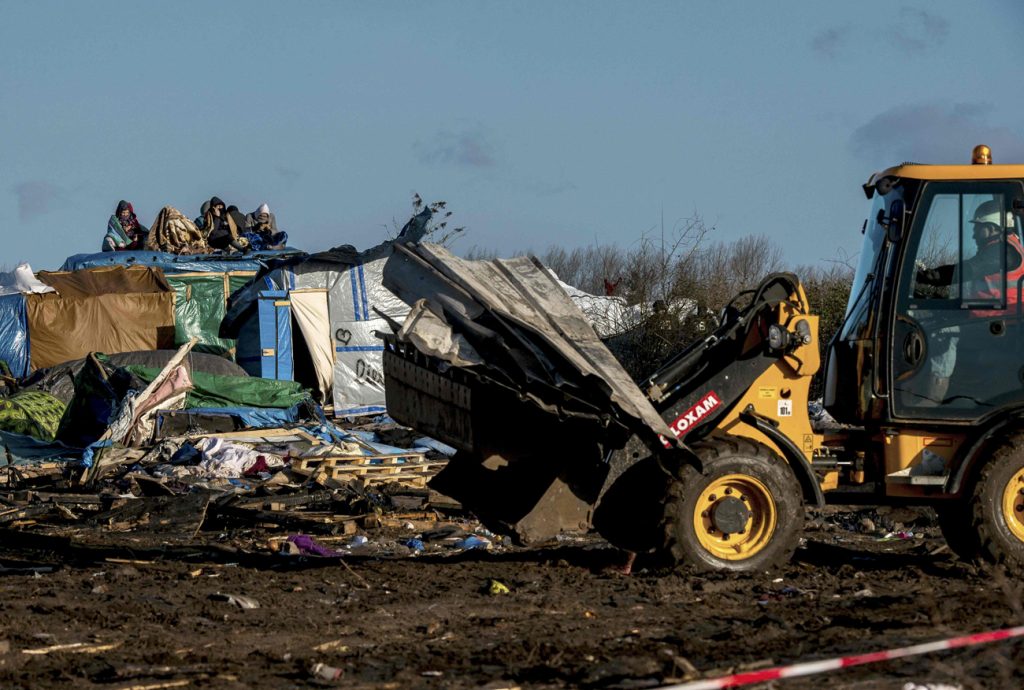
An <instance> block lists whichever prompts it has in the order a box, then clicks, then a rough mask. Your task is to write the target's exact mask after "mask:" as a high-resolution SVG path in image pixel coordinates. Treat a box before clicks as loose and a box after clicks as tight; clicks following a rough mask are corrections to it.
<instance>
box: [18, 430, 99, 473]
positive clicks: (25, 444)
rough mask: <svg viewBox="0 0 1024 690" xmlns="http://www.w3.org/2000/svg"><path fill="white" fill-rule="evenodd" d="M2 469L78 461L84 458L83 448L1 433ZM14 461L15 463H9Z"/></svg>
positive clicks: (21, 435)
mask: <svg viewBox="0 0 1024 690" xmlns="http://www.w3.org/2000/svg"><path fill="white" fill-rule="evenodd" d="M0 446H3V453H0V467H2V466H4V465H8V464H14V465H34V464H39V463H40V462H43V461H51V462H52V461H54V460H77V459H78V458H80V457H81V456H82V449H81V448H72V447H71V446H66V445H64V444H63V443H61V442H60V441H40V440H39V439H37V438H32V437H31V436H25V435H23V434H15V433H12V432H10V431H0ZM10 459H13V462H8V461H9V460H10Z"/></svg>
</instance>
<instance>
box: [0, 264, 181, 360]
mask: <svg viewBox="0 0 1024 690" xmlns="http://www.w3.org/2000/svg"><path fill="white" fill-rule="evenodd" d="M37 277H38V279H39V280H40V281H41V282H43V283H45V284H46V285H48V286H50V287H51V288H53V291H51V292H45V293H30V294H21V295H12V296H10V297H8V298H5V303H4V304H3V308H4V309H5V310H6V311H7V313H10V314H13V315H14V317H15V318H14V319H13V320H12V322H10V323H5V324H4V329H3V331H4V332H3V343H2V344H0V349H2V350H4V351H18V349H19V345H18V343H19V342H20V340H21V339H25V340H26V342H27V343H28V346H27V348H26V349H27V362H28V366H27V370H34V369H39V368H43V367H49V366H53V365H55V364H60V363H61V362H66V361H68V360H72V359H79V358H81V357H84V356H85V355H86V354H88V353H89V352H95V351H99V352H128V351H132V350H156V349H159V348H161V347H169V346H170V345H171V341H172V339H173V333H174V293H173V292H172V291H171V287H170V286H169V285H168V284H167V281H166V280H164V277H163V274H162V273H161V272H160V271H159V270H156V269H151V268H146V267H134V268H124V267H121V266H113V267H108V268H100V269H92V270H88V271H74V272H63V271H61V272H53V273H50V272H45V271H44V272H41V273H39V274H38V275H37ZM16 300H21V301H22V306H23V308H24V310H25V311H24V322H22V321H21V320H20V309H21V308H22V306H19V305H18V304H17V301H16ZM22 323H23V324H24V329H23V330H22V328H21V324H22ZM19 373H21V372H19ZM24 373H28V371H24Z"/></svg>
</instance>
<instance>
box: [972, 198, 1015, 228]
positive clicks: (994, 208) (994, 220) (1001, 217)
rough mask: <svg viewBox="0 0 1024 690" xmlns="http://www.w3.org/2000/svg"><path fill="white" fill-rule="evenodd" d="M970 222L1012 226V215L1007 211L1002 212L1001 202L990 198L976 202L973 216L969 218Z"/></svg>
mask: <svg viewBox="0 0 1024 690" xmlns="http://www.w3.org/2000/svg"><path fill="white" fill-rule="evenodd" d="M970 222H972V223H991V224H992V225H998V226H999V227H1013V215H1012V214H1011V213H1010V212H1009V211H1007V212H1006V213H1003V211H1002V204H1000V203H999V202H998V201H995V200H992V201H986V202H983V203H981V204H978V208H976V209H975V210H974V218H971V221H970Z"/></svg>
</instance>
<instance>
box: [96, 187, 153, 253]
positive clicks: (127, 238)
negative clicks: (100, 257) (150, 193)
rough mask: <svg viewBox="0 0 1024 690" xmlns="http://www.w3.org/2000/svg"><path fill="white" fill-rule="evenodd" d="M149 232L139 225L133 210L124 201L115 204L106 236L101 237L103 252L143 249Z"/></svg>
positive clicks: (108, 222)
mask: <svg viewBox="0 0 1024 690" xmlns="http://www.w3.org/2000/svg"><path fill="white" fill-rule="evenodd" d="M148 234H149V230H148V229H147V228H146V226H144V225H142V224H141V223H139V219H138V218H137V217H136V216H135V209H134V208H132V205H131V204H130V203H128V202H127V201H125V200H123V199H122V200H121V201H119V202H118V203H117V209H116V210H115V211H114V215H112V216H110V220H109V221H107V234H106V235H105V236H104V237H103V251H105V252H123V251H131V250H135V249H143V248H144V247H145V246H146V236H147V235H148Z"/></svg>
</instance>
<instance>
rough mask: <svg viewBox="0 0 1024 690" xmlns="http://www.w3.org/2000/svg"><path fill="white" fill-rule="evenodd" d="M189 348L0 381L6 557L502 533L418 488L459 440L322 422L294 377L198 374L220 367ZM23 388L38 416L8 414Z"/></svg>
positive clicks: (343, 545) (233, 550) (391, 543)
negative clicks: (49, 405) (159, 362)
mask: <svg viewBox="0 0 1024 690" xmlns="http://www.w3.org/2000/svg"><path fill="white" fill-rule="evenodd" d="M194 344H195V342H194V340H193V341H191V342H190V343H188V344H186V345H185V346H183V347H182V348H180V349H179V350H178V351H177V352H175V353H173V354H170V355H169V356H164V357H163V359H164V360H165V361H166V363H165V364H164V365H163V366H162V367H161V368H159V369H155V368H152V367H147V366H145V365H140V364H132V363H131V362H133V361H134V362H138V361H147V362H149V363H152V361H153V356H154V353H144V354H135V353H130V354H125V355H119V356H111V357H107V356H103V355H97V354H92V355H90V356H89V357H87V358H85V360H83V361H79V362H70V363H67V364H66V365H62V366H60V367H55V368H54V370H48V371H40V372H38V373H37V375H35V376H33V377H32V378H31V379H28V380H24V381H20V382H19V381H16V380H14V379H10V378H8V379H6V380H5V384H6V385H7V386H8V388H9V391H8V392H9V393H11V395H9V397H7V399H6V401H7V402H11V401H14V403H13V404H12V405H11V406H10V408H9V409H8V410H6V412H7V413H8V414H7V417H6V418H3V417H0V429H2V430H0V442H2V445H3V449H4V453H3V456H2V457H0V533H2V534H3V535H4V536H3V539H4V543H5V550H6V555H7V556H10V555H11V554H12V551H13V552H15V553H19V552H24V553H25V555H26V557H29V558H30V559H31V558H38V557H39V556H40V554H42V553H43V552H45V553H50V554H52V553H57V554H58V556H59V558H60V559H68V558H72V559H74V558H86V559H92V558H102V559H110V558H115V559H116V558H123V557H128V556H130V557H131V558H143V559H145V558H189V559H199V560H210V559H213V560H223V559H224V558H229V559H231V560H234V561H236V562H237V561H239V560H240V559H243V560H244V559H252V558H260V557H274V558H291V557H296V556H297V557H312V558H338V557H342V556H344V555H346V554H351V553H374V554H384V555H387V554H390V555H398V556H407V555H413V554H417V553H422V552H427V551H437V552H450V551H455V550H466V549H475V548H490V547H491V546H492V545H494V542H495V541H497V538H496V537H495V536H494V535H493V534H491V533H489V532H487V531H486V530H483V529H480V528H479V525H478V524H477V523H475V522H472V521H471V520H470V519H469V518H468V517H467V516H466V514H465V513H464V511H463V510H462V507H461V506H460V505H459V504H458V503H456V502H454V501H452V500H451V499H449V498H447V497H445V496H442V495H441V494H438V493H437V492H435V491H432V490H430V489H428V488H427V487H426V483H427V481H428V480H429V479H430V478H431V477H432V476H434V475H435V474H436V473H437V472H438V471H439V470H440V469H441V468H442V467H444V466H445V465H446V464H447V462H448V457H449V456H450V455H452V454H454V449H451V448H449V447H447V446H445V445H444V444H442V443H439V442H437V441H435V440H433V439H427V438H416V436H415V434H413V433H412V432H411V431H410V430H408V429H404V428H402V427H398V426H397V425H396V424H395V423H394V422H393V421H391V420H390V419H389V418H388V417H386V416H379V417H375V418H366V417H363V418H352V419H350V420H348V421H347V422H338V421H334V420H328V419H327V417H326V416H325V415H324V412H323V410H322V408H320V406H319V405H318V404H317V403H316V402H314V401H313V400H312V398H311V397H310V394H309V391H308V390H304V389H302V387H301V386H299V385H297V384H295V383H294V382H288V381H276V380H269V379H261V378H258V377H249V376H244V375H242V376H229V375H218V374H212V373H209V372H208V371H203V369H207V370H209V369H214V370H223V369H224V367H225V364H226V363H225V362H224V361H223V360H222V359H221V358H218V357H215V356H213V355H205V356H204V355H200V354H197V353H192V352H191V350H192V347H193V346H194ZM157 357H158V358H159V355H157ZM140 358H141V359H140ZM147 358H148V359H147ZM25 396H45V397H46V399H48V400H51V401H52V402H53V405H54V409H53V414H52V415H51V417H50V419H49V421H47V422H46V423H39V422H40V420H42V419H43V417H42V416H40V415H38V414H35V412H34V411H33V412H32V413H31V414H29V415H28V416H26V415H24V414H18V413H19V412H21V411H24V410H25V409H28V410H30V411H32V410H34V408H31V407H26V406H27V405H28V403H25V404H24V405H25V406H19V404H17V401H18V400H19V399H21V398H24V397H25ZM38 403H39V401H38V400H35V401H33V404H38ZM217 404H219V405H220V406H219V407H217V406H214V405H217ZM28 422H32V423H31V424H29V423H28ZM389 441H391V442H395V441H401V442H404V444H405V446H406V447H398V446H395V445H392V444H391V443H389ZM474 528H475V529H474ZM499 545H500V543H499ZM37 565H38V564H37ZM2 567H5V568H11V567H14V568H18V567H36V566H24V564H21V565H19V564H18V563H12V562H10V560H9V559H5V561H4V564H3V566H2ZM47 567H49V566H47Z"/></svg>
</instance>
